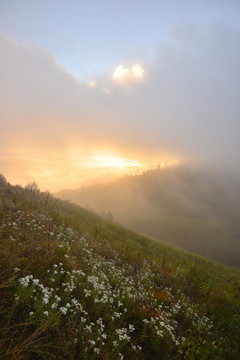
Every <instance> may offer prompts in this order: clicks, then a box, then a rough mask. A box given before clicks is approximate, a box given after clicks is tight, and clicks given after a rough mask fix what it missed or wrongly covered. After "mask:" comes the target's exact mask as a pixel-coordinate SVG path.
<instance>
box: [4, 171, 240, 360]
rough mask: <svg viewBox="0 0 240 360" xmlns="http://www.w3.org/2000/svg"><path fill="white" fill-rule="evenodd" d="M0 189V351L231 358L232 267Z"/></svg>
mask: <svg viewBox="0 0 240 360" xmlns="http://www.w3.org/2000/svg"><path fill="white" fill-rule="evenodd" d="M0 191H1V195H0V359H19V360H20V359H60V360H61V359H86V360H88V359H90V360H91V359H102V360H112V359H133V360H134V359H135V360H137V359H140V360H141V359H154V360H155V359H176V360H177V359H186V360H188V359H189V360H191V359H194V360H195V359H199V360H207V359H231V360H237V359H239V358H240V276H239V275H240V271H239V270H238V269H234V268H229V267H226V266H223V265H220V264H217V263H214V262H210V261H207V260H205V259H203V258H201V257H197V256H194V255H192V254H188V253H185V252H182V251H179V250H177V249H174V248H171V247H169V246H166V245H163V244H160V243H159V242H155V241H152V240H150V239H148V238H147V237H144V236H140V235H138V234H136V233H134V232H132V231H129V230H127V229H125V228H123V227H121V226H119V225H115V224H113V223H111V222H107V221H106V220H103V219H101V218H100V217H99V216H97V215H96V214H94V213H93V212H91V211H87V210H85V209H82V208H80V207H78V206H76V205H73V204H70V203H67V202H63V201H56V200H55V199H54V198H52V197H51V196H50V195H49V194H47V193H40V192H39V191H37V190H34V189H31V188H28V189H22V188H21V187H19V186H17V187H12V186H11V185H7V184H6V182H5V181H4V179H3V178H0Z"/></svg>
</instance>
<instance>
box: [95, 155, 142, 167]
mask: <svg viewBox="0 0 240 360" xmlns="http://www.w3.org/2000/svg"><path fill="white" fill-rule="evenodd" d="M93 162H94V165H95V167H97V168H119V169H125V168H132V167H139V166H141V164H140V163H139V161H137V160H131V159H126V158H123V157H120V156H115V155H94V156H93Z"/></svg>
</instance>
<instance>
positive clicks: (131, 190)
mask: <svg viewBox="0 0 240 360" xmlns="http://www.w3.org/2000/svg"><path fill="white" fill-rule="evenodd" d="M239 194H240V181H239V176H237V175H233V174H230V172H227V171H218V172H217V171H215V172H214V171H213V170H209V169H208V170H206V169H204V170H203V169H201V170H200V169H196V168H193V167H188V166H186V165H179V166H175V167H171V168H166V169H152V170H149V171H146V172H144V173H143V174H141V175H135V176H125V177H123V178H120V179H117V180H115V181H113V182H112V183H110V184H99V185H92V186H87V187H82V188H80V189H77V190H64V191H61V192H59V193H57V196H58V197H60V198H61V199H65V200H71V201H72V202H74V203H76V204H79V205H81V206H84V207H89V208H91V209H93V210H94V211H96V212H98V213H99V214H101V215H102V216H105V217H106V218H108V219H111V218H113V219H114V221H115V222H118V223H120V224H123V225H124V226H127V227H128V228H130V229H132V230H134V231H137V232H138V233H141V234H143V235H146V236H149V237H151V238H153V239H156V240H159V241H161V242H165V243H168V244H172V245H174V246H176V247H178V248H180V249H183V250H187V251H190V252H193V253H195V254H198V255H201V256H204V257H206V258H209V259H212V260H215V261H219V262H222V263H224V264H226V265H230V266H237V267H240V256H239V254H240V196H239Z"/></svg>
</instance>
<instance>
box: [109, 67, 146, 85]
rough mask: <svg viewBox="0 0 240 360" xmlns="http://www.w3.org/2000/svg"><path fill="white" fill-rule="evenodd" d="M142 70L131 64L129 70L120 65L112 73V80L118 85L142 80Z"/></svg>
mask: <svg viewBox="0 0 240 360" xmlns="http://www.w3.org/2000/svg"><path fill="white" fill-rule="evenodd" d="M143 75H144V69H143V67H142V66H141V65H139V64H133V66H132V67H131V68H125V67H123V65H122V64H120V65H118V66H117V67H116V69H115V70H114V72H113V79H114V80H115V81H117V82H119V83H126V82H131V81H134V80H140V79H142V77H143Z"/></svg>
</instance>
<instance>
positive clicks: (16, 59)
mask: <svg viewBox="0 0 240 360" xmlns="http://www.w3.org/2000/svg"><path fill="white" fill-rule="evenodd" d="M0 52H1V57H0V78H1V82H0V97H1V108H0V123H1V132H0V151H1V156H0V167H1V172H3V173H4V174H5V176H7V175H8V173H9V174H10V173H11V174H12V175H11V176H12V178H13V177H14V174H15V177H16V178H17V176H19V174H20V173H21V172H22V173H23V172H24V173H25V174H27V175H26V176H27V177H31V176H32V174H33V173H34V174H36V173H37V171H36V164H37V166H38V168H39V174H40V173H41V171H40V170H41V169H45V170H46V169H47V170H46V171H45V172H44V171H43V172H42V174H43V173H44V174H45V183H47V177H48V175H47V174H48V173H49V174H50V173H51V172H49V171H50V169H53V171H55V172H56V173H57V174H58V178H60V177H61V176H62V178H64V181H65V182H67V181H68V180H67V179H69V177H70V174H71V184H74V182H75V183H76V184H77V181H79V182H80V180H77V178H78V179H80V177H81V171H80V170H79V169H77V170H76V169H75V168H74V166H73V165H71V164H70V162H69V157H68V154H69V156H70V155H71V154H73V153H74V152H75V153H79V154H81V151H82V150H84V151H83V155H79V156H83V157H84V156H85V155H86V153H88V152H91V151H93V150H94V151H111V152H114V153H116V155H120V156H123V157H126V158H131V159H133V160H135V159H136V160H139V161H140V162H142V161H143V162H144V161H147V160H149V161H150V160H151V161H153V160H154V161H155V160H157V159H160V158H161V157H162V156H163V154H165V155H166V156H167V155H168V154H170V155H171V156H172V157H173V158H174V157H176V156H177V157H179V158H185V159H188V158H190V159H192V160H193V161H197V160H198V161H199V160H202V161H204V162H208V163H210V164H216V163H218V164H225V165H226V164H229V166H230V165H231V166H238V165H237V164H238V162H239V154H240V142H239V133H240V122H239V118H240V103H239V93H240V72H239V63H240V34H239V32H234V31H232V30H230V29H224V28H222V27H219V26H218V27H217V26H215V27H213V26H212V27H209V28H204V29H203V28H200V29H199V28H197V27H193V26H183V27H181V28H179V29H177V30H176V31H175V32H174V33H173V35H172V37H171V38H170V39H169V41H167V42H165V43H162V44H160V45H159V48H158V50H157V52H156V56H155V58H154V59H152V60H148V61H147V60H146V59H139V62H138V63H139V64H140V63H141V64H142V65H141V66H140V65H137V64H138V63H137V62H136V63H135V65H133V66H132V67H129V68H125V67H124V66H123V65H120V67H119V66H118V67H117V68H116V69H115V71H114V74H115V79H113V77H112V73H111V72H109V74H107V75H104V76H102V77H99V78H97V79H94V82H92V85H93V84H95V83H96V84H97V86H95V87H94V91H93V87H91V86H89V84H87V83H86V84H85V83H83V82H80V81H79V80H77V79H76V78H75V77H74V76H73V75H72V74H70V73H68V72H67V70H66V69H64V68H63V67H62V66H60V65H59V64H58V63H57V61H56V59H55V57H54V56H53V55H52V54H50V53H49V52H47V51H45V50H44V49H41V48H39V47H37V46H36V45H34V44H22V45H20V44H18V43H17V42H15V41H14V40H13V39H11V38H9V37H7V36H6V35H4V34H2V35H1V36H0ZM128 60H129V59H126V63H128ZM143 69H144V70H143ZM143 71H144V77H143V78H144V81H140V82H137V84H135V82H134V81H136V79H137V77H138V76H139V79H140V75H141V76H142V75H143ZM123 84H128V86H127V87H126V86H121V85H123ZM119 85H120V86H119ZM104 89H105V91H104ZM23 151H24V153H25V154H27V155H26V156H25V157H24V156H23ZM16 153H18V154H19V156H14V154H16ZM31 154H33V155H34V154H35V155H34V156H30V155H31ZM36 154H37V155H36ZM49 154H56V156H54V160H53V161H51V162H50V163H48V157H49ZM84 154H85V155H84ZM170 155H169V156H170ZM52 156H53V155H52ZM63 158H64V161H62V163H61V159H63ZM35 159H37V160H36V161H35ZM41 159H42V160H41ZM61 164H62V165H61ZM61 166H62V167H61ZM33 167H34V171H33ZM10 168H11V169H10ZM20 169H21V170H20ZM66 169H67V172H66ZM63 174H64V176H63ZM67 174H69V176H67ZM73 174H74V176H75V180H74V179H73ZM84 176H85V174H84ZM86 176H87V175H86ZM10 180H11V179H10ZM36 180H37V179H36Z"/></svg>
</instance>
